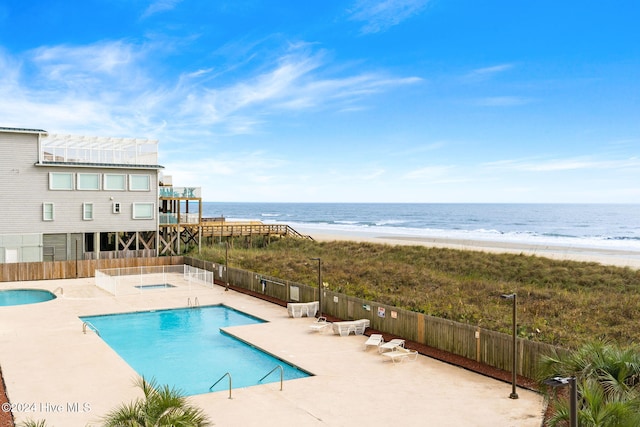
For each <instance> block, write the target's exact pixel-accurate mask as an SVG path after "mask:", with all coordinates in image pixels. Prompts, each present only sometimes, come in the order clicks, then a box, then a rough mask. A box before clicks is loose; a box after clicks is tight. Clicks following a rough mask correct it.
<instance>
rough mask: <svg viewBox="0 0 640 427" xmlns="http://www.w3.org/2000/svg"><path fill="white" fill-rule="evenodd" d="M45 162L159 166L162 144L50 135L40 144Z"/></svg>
mask: <svg viewBox="0 0 640 427" xmlns="http://www.w3.org/2000/svg"><path fill="white" fill-rule="evenodd" d="M40 151H41V153H40V160H41V161H43V162H62V163H89V164H96V163H98V164H124V165H157V164H158V141H157V140H151V139H137V138H108V137H90V136H78V135H57V134H49V135H48V136H46V137H44V138H43V139H42V141H41V144H40Z"/></svg>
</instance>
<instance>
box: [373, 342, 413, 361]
mask: <svg viewBox="0 0 640 427" xmlns="http://www.w3.org/2000/svg"><path fill="white" fill-rule="evenodd" d="M382 355H383V356H385V357H388V358H389V359H391V361H392V362H393V363H396V362H397V361H400V362H403V361H405V360H416V359H417V358H418V352H417V351H415V350H409V349H408V348H404V347H400V346H396V347H395V348H394V349H393V350H391V351H388V352H386V353H382Z"/></svg>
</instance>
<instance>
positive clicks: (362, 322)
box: [353, 319, 371, 335]
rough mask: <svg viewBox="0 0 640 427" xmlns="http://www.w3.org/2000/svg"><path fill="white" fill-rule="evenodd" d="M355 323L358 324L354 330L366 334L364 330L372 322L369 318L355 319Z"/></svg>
mask: <svg viewBox="0 0 640 427" xmlns="http://www.w3.org/2000/svg"><path fill="white" fill-rule="evenodd" d="M353 323H355V326H356V330H355V332H354V333H355V334H356V335H364V330H365V329H367V328H368V327H369V325H370V324H371V322H370V321H369V319H360V320H354V322H353Z"/></svg>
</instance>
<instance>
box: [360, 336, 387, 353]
mask: <svg viewBox="0 0 640 427" xmlns="http://www.w3.org/2000/svg"><path fill="white" fill-rule="evenodd" d="M383 343H384V338H382V334H371V336H370V337H369V339H368V340H366V341H365V343H364V349H365V350H366V349H368V348H369V347H379V346H380V345H381V344H383Z"/></svg>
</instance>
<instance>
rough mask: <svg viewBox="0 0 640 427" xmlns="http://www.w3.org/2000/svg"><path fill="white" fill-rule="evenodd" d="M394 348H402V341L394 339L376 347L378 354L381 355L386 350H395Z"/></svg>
mask: <svg viewBox="0 0 640 427" xmlns="http://www.w3.org/2000/svg"><path fill="white" fill-rule="evenodd" d="M396 347H404V340H401V339H399V338H394V339H392V340H391V341H389V342H386V343H384V344H381V345H380V346H378V352H379V353H383V352H385V351H387V350H395V348H396Z"/></svg>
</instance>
